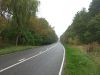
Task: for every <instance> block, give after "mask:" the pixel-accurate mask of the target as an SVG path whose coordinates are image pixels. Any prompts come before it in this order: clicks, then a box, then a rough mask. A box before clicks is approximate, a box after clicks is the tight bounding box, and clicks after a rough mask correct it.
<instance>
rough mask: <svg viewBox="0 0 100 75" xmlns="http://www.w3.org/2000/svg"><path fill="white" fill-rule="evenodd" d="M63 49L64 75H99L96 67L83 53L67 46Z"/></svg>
mask: <svg viewBox="0 0 100 75" xmlns="http://www.w3.org/2000/svg"><path fill="white" fill-rule="evenodd" d="M65 49H66V64H65V67H64V75H100V72H99V67H98V65H97V64H96V63H95V62H94V61H93V60H92V59H91V58H90V57H89V56H88V55H87V54H85V52H83V51H81V50H80V49H78V48H74V47H72V46H69V45H65Z"/></svg>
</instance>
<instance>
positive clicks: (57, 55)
mask: <svg viewBox="0 0 100 75" xmlns="http://www.w3.org/2000/svg"><path fill="white" fill-rule="evenodd" d="M64 59H65V50H64V47H63V45H62V44H61V43H59V42H58V43H56V44H52V45H48V46H42V47H39V48H34V49H31V50H26V51H22V52H17V53H13V54H8V55H4V56H0V75H61V72H62V68H63V63H64Z"/></svg>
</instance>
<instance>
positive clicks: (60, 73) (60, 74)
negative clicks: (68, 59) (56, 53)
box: [59, 45, 65, 75]
mask: <svg viewBox="0 0 100 75" xmlns="http://www.w3.org/2000/svg"><path fill="white" fill-rule="evenodd" d="M62 46H63V45H62ZM63 50H64V54H63V60H62V64H61V68H60V71H59V75H62V70H63V66H64V61H65V48H64V46H63Z"/></svg>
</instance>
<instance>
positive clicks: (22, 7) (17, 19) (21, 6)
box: [11, 0, 38, 46]
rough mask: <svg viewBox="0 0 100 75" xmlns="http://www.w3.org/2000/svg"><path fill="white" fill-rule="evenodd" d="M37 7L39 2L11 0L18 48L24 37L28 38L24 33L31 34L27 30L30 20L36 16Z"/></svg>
mask: <svg viewBox="0 0 100 75" xmlns="http://www.w3.org/2000/svg"><path fill="white" fill-rule="evenodd" d="M37 7H38V1H37V0H11V11H12V12H13V15H12V26H14V27H15V30H16V37H15V38H16V46H17V45H18V43H19V41H20V39H21V38H22V37H23V38H25V37H26V36H27V35H26V34H24V33H25V32H26V31H27V32H29V31H28V29H27V27H28V25H29V19H30V17H31V16H35V15H36V11H37Z"/></svg>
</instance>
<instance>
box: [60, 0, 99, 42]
mask: <svg viewBox="0 0 100 75" xmlns="http://www.w3.org/2000/svg"><path fill="white" fill-rule="evenodd" d="M99 7H100V1H99V0H93V1H92V3H91V5H90V8H89V11H88V12H86V11H85V9H83V10H82V11H80V12H78V13H77V14H76V15H75V17H74V20H73V23H72V24H71V26H70V27H69V28H68V29H67V30H66V32H65V33H64V34H63V35H62V37H61V40H63V42H66V39H67V42H68V43H70V42H72V41H75V40H77V39H78V40H79V42H80V43H82V44H92V43H93V42H97V43H100V8H99ZM76 37H77V39H76ZM69 39H71V41H69Z"/></svg>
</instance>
